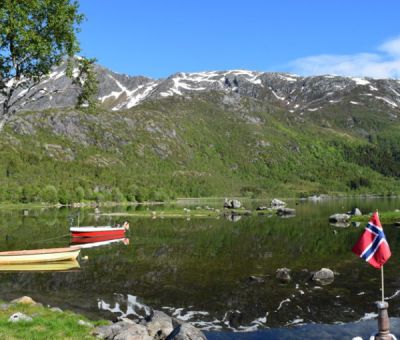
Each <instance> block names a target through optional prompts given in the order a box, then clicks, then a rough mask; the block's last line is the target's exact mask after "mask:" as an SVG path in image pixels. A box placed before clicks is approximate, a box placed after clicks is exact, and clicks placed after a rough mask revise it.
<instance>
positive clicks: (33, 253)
mask: <svg viewBox="0 0 400 340" xmlns="http://www.w3.org/2000/svg"><path fill="white" fill-rule="evenodd" d="M80 251H81V250H80V248H77V247H69V248H51V249H32V250H13V251H3V252H0V264H23V263H42V262H55V261H65V260H75V259H76V258H77V257H78V255H79V252H80Z"/></svg>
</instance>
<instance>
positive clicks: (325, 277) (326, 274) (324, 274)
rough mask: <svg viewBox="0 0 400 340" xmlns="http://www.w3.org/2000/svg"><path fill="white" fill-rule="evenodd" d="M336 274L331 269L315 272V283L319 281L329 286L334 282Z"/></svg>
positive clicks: (313, 277) (313, 278)
mask: <svg viewBox="0 0 400 340" xmlns="http://www.w3.org/2000/svg"><path fill="white" fill-rule="evenodd" d="M334 278H335V274H334V272H333V271H332V270H330V269H329V268H321V269H320V270H319V271H317V272H315V273H314V274H313V276H312V280H313V281H317V282H318V283H320V284H322V285H327V284H330V283H332V282H333V280H334Z"/></svg>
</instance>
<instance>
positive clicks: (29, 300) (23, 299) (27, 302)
mask: <svg viewBox="0 0 400 340" xmlns="http://www.w3.org/2000/svg"><path fill="white" fill-rule="evenodd" d="M11 303H13V304H19V303H20V304H23V305H35V304H36V302H35V301H34V300H33V299H32V298H31V297H29V296H22V297H20V298H18V299H14V300H12V301H11Z"/></svg>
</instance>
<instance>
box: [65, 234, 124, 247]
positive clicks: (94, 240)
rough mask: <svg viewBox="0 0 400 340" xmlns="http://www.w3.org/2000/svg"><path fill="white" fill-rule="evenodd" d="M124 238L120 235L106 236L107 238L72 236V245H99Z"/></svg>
mask: <svg viewBox="0 0 400 340" xmlns="http://www.w3.org/2000/svg"><path fill="white" fill-rule="evenodd" d="M122 238H124V237H123V236H122V237H120V236H119V235H116V236H114V235H106V236H96V237H81V236H72V239H71V243H72V244H76V245H78V244H82V243H97V242H104V241H110V240H119V239H122Z"/></svg>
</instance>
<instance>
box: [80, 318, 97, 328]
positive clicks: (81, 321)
mask: <svg viewBox="0 0 400 340" xmlns="http://www.w3.org/2000/svg"><path fill="white" fill-rule="evenodd" d="M78 325H81V326H85V327H89V328H93V327H94V326H93V324H91V323H90V322H87V321H85V320H78Z"/></svg>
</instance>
